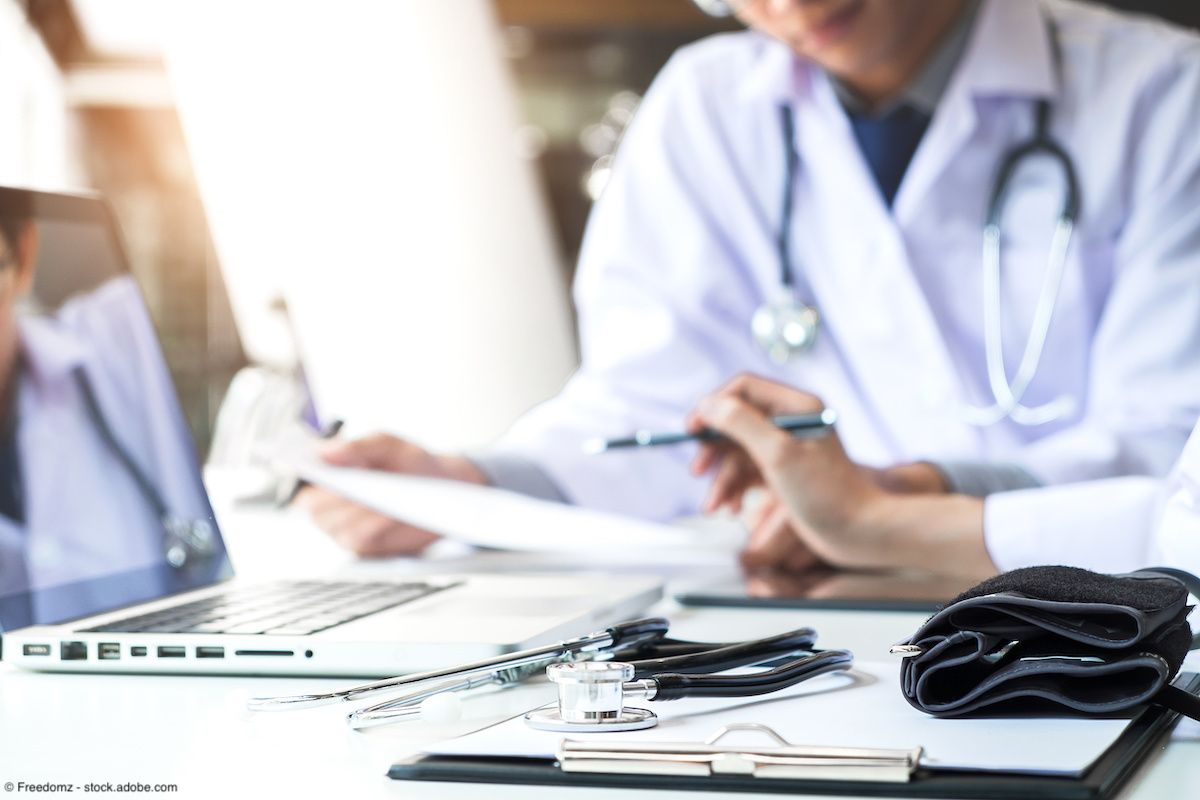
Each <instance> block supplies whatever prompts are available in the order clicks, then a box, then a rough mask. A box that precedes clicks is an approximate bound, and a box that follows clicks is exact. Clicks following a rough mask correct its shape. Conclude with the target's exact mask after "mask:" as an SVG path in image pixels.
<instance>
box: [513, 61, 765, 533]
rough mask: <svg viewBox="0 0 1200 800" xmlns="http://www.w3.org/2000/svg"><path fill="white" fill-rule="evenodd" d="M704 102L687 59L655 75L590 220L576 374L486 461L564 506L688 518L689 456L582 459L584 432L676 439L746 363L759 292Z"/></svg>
mask: <svg viewBox="0 0 1200 800" xmlns="http://www.w3.org/2000/svg"><path fill="white" fill-rule="evenodd" d="M711 94H712V93H711V92H707V91H705V90H704V89H703V87H702V86H701V85H700V84H699V83H698V82H697V80H696V78H695V74H694V70H693V68H692V66H691V65H690V64H689V63H688V55H687V50H686V49H685V51H682V53H681V54H680V55H676V56H675V58H673V59H672V61H671V63H669V64H668V65H667V67H665V68H664V70H663V72H662V73H661V74H660V75H659V77H658V78H657V79H656V81H655V84H654V86H653V87H652V88H651V90H650V91H649V93H648V94H647V96H646V98H645V100H644V101H643V103H642V105H641V107H640V108H639V110H638V112H637V116H636V118H635V120H634V122H633V123H632V125H631V126H630V128H629V130H628V131H627V133H626V136H625V138H624V140H623V142H622V144H621V148H620V151H619V153H618V156H617V158H616V161H615V166H614V171H613V174H612V177H611V179H610V182H609V184H608V186H607V187H606V188H605V190H604V193H603V196H602V197H601V198H600V200H599V201H598V202H597V204H596V206H595V208H594V210H593V212H592V216H591V218H590V220H589V222H588V228H587V232H586V235H585V238H584V242H583V249H582V253H581V257H580V264H579V270H578V273H577V277H576V282H575V300H576V305H577V308H578V312H579V328H580V342H581V348H582V354H581V355H582V359H581V366H580V368H579V370H578V371H577V373H576V374H575V375H574V376H573V377H572V378H571V379H570V381H569V382H568V383H567V385H566V386H565V387H564V388H563V390H562V391H561V392H560V394H558V395H557V396H556V397H554V398H553V399H551V400H549V401H548V402H546V403H544V404H542V405H541V406H539V407H537V408H535V409H533V410H532V411H531V412H529V413H528V414H527V415H525V416H524V417H523V418H522V419H520V420H519V421H518V422H517V423H516V424H515V425H514V426H513V427H512V428H511V429H510V430H509V431H508V433H507V434H506V435H505V436H504V437H502V438H501V439H500V440H499V442H498V443H497V444H496V445H495V447H494V449H493V452H495V453H501V454H506V455H514V456H519V457H523V458H527V459H529V460H531V461H533V462H534V463H536V464H538V465H539V466H540V467H541V468H542V469H543V470H544V471H545V472H546V474H547V476H548V478H549V479H550V481H552V482H553V484H554V485H555V486H557V487H559V488H560V489H561V490H562V492H563V494H564V495H565V496H566V497H567V499H569V500H570V501H571V502H574V503H576V504H579V505H584V506H589V507H593V508H598V509H604V510H608V511H615V512H619V513H626V514H631V515H635V516H639V517H643V518H648V519H660V520H661V519H670V518H672V517H676V516H680V515H685V514H692V513H696V511H697V509H698V506H699V503H700V500H701V494H702V492H703V491H704V486H705V482H704V481H703V480H701V479H696V478H693V477H690V476H689V475H688V471H687V463H688V461H689V459H690V457H691V456H692V455H693V454H694V452H695V450H694V448H693V447H690V446H687V445H683V446H671V447H657V448H639V449H637V450H630V451H613V452H607V453H602V454H599V455H585V454H584V448H583V445H584V444H585V443H586V442H587V441H588V440H589V439H593V438H595V437H617V436H627V435H629V434H630V433H631V432H632V431H634V430H636V429H659V430H678V429H680V428H681V427H682V426H683V424H684V418H685V415H686V413H687V412H688V410H689V409H690V408H691V406H692V404H694V403H695V401H696V400H697V399H698V398H699V397H700V396H702V395H703V394H705V393H707V392H711V391H712V390H714V389H715V388H716V387H717V386H719V385H720V384H721V383H722V382H724V381H725V380H727V379H728V378H729V377H731V375H732V374H733V373H735V372H737V371H740V370H743V369H747V368H748V366H749V364H750V363H752V362H751V361H750V359H751V357H752V354H751V347H752V346H751V343H750V335H749V317H750V311H749V310H748V309H753V308H754V307H755V305H756V304H757V302H758V295H759V294H760V292H759V290H757V289H756V288H755V287H754V285H753V283H752V281H750V279H749V278H748V276H747V275H746V270H745V268H744V264H743V261H744V259H743V258H742V257H741V254H740V253H739V252H738V249H737V248H736V247H735V246H734V245H733V244H732V243H733V241H735V236H734V234H733V232H732V228H733V226H734V225H735V224H737V215H738V214H739V213H745V212H744V211H742V210H740V209H742V207H743V206H744V203H741V202H739V200H738V198H739V197H741V198H744V197H745V191H744V186H740V185H739V183H740V181H741V178H739V176H738V174H737V167H736V165H735V164H733V163H731V162H732V161H733V160H734V159H733V157H732V156H731V155H730V154H729V153H727V152H725V150H724V143H723V142H722V139H721V137H720V136H719V135H717V133H715V132H714V131H716V130H719V126H720V115H719V114H717V112H716V111H714V110H713V109H712V107H711V105H710V102H709V101H710V100H711V99H712V98H711V97H710V95H711Z"/></svg>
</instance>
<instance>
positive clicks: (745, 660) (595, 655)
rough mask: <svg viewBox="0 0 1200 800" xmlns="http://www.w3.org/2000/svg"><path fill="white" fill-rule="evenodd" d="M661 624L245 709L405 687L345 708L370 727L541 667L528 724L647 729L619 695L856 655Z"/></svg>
mask: <svg viewBox="0 0 1200 800" xmlns="http://www.w3.org/2000/svg"><path fill="white" fill-rule="evenodd" d="M667 628H668V623H667V621H666V620H665V619H660V618H650V619H642V620H636V621H634V622H626V623H622V624H620V625H614V626H612V627H611V628H607V629H605V630H602V631H597V632H594V633H590V634H588V635H586V636H581V637H579V638H577V639H569V640H567V641H563V642H558V643H556V644H551V645H546V646H544V647H536V648H533V649H531V650H523V651H521V652H518V653H508V654H505V655H501V656H496V657H494V658H488V659H484V660H482V661H476V662H474V663H471V664H464V665H462V666H456V667H450V668H447V669H441V670H433V671H430V672H422V673H418V674H415V675H406V676H401V677H398V678H389V679H387V680H382V681H375V682H373V683H366V684H363V685H361V686H355V687H353V688H350V689H344V690H342V691H337V692H325V693H321V694H302V695H293V696H289V697H256V698H253V699H252V700H250V702H249V708H250V710H252V711H282V710H287V709H293V708H310V707H313V706H321V705H328V704H331V703H344V702H355V701H357V700H360V699H363V698H366V697H372V696H375V695H379V694H387V693H392V692H397V691H400V692H405V694H403V695H401V696H400V697H397V698H393V699H391V700H387V701H385V702H382V703H378V704H376V705H373V706H369V707H367V708H362V709H359V710H357V711H354V712H352V713H351V714H350V715H349V716H348V718H347V721H348V722H349V723H350V725H351V726H352V727H355V728H368V727H373V726H377V725H385V724H388V723H391V722H397V721H399V720H403V719H413V718H417V717H425V718H426V719H439V718H442V717H443V715H444V712H446V711H447V710H448V709H449V710H450V711H451V712H453V711H456V710H457V709H456V707H454V706H452V705H450V704H445V703H442V704H439V703H438V702H437V701H438V700H439V699H444V698H446V697H448V696H450V695H451V694H452V693H458V692H464V691H467V690H470V689H475V688H479V687H484V686H510V685H513V684H516V683H519V682H521V681H523V680H525V679H527V678H532V677H535V676H538V675H540V674H541V673H542V672H545V673H546V674H547V676H548V677H549V678H550V680H551V681H552V682H553V683H555V684H556V685H557V687H558V703H557V705H556V706H554V707H552V708H544V709H539V710H537V711H531V712H530V713H529V714H527V715H526V717H525V718H526V721H527V722H528V724H529V725H530V726H531V727H534V728H538V729H542V730H552V731H591V732H600V731H628V730H636V729H639V728H649V727H652V726H653V725H655V724H656V723H657V721H658V718H657V716H656V715H655V714H654V712H653V711H650V710H649V709H644V708H630V707H628V706H626V705H625V699H626V698H627V697H640V698H642V699H644V700H676V699H679V698H683V697H753V696H756V695H761V694H768V693H771V692H776V691H779V690H780V689H784V688H787V687H789V686H794V685H795V684H797V683H800V682H801V681H804V680H807V679H809V678H813V677H816V676H817V675H824V674H825V673H828V672H835V671H843V670H847V669H849V668H850V667H851V665H852V664H853V662H854V656H853V655H852V654H851V653H850V652H849V651H846V650H814V649H813V645H814V644H815V642H816V634H815V633H814V632H813V631H812V630H811V629H808V628H801V629H798V630H794V631H789V632H787V633H784V634H780V635H778V636H771V637H768V638H766V639H755V640H751V641H746V642H736V643H732V644H716V643H707V642H687V641H680V640H678V639H671V638H668V637H667V635H666V634H667ZM781 659H787V660H786V661H784V663H782V664H778V665H777V666H774V667H773V668H772V669H768V670H765V671H760V672H751V673H746V674H733V675H727V674H712V673H719V672H723V671H724V670H730V669H734V668H737V667H748V666H753V665H758V664H763V663H764V662H770V663H771V664H775V663H776V662H777V661H779V660H781ZM445 716H446V717H447V718H452V716H450V715H445Z"/></svg>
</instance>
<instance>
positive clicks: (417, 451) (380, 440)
mask: <svg viewBox="0 0 1200 800" xmlns="http://www.w3.org/2000/svg"><path fill="white" fill-rule="evenodd" d="M320 453H321V458H323V459H325V461H327V462H328V463H330V464H334V465H336V466H339V467H357V468H359V469H382V470H388V471H390V472H417V473H424V472H425V471H427V468H428V462H429V461H430V459H431V456H430V455H429V453H428V452H427V451H425V450H424V449H423V448H421V447H418V446H417V445H415V444H412V443H411V442H406V441H404V440H403V439H400V438H398V437H395V436H391V435H389V434H386V433H376V434H372V435H371V436H364V437H363V438H361V439H349V440H343V439H337V440H334V441H331V442H328V443H327V444H325V445H324V446H323V447H322V448H321V451H320Z"/></svg>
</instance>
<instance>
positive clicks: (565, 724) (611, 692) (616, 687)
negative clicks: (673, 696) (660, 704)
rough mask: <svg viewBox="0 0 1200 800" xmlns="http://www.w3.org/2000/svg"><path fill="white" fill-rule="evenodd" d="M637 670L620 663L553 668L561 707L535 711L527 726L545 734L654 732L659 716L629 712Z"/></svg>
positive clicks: (636, 710)
mask: <svg viewBox="0 0 1200 800" xmlns="http://www.w3.org/2000/svg"><path fill="white" fill-rule="evenodd" d="M633 674H634V667H633V665H632V664H625V663H621V662H617V661H581V662H575V663H565V664H552V665H550V666H549V667H547V668H546V675H547V677H549V678H550V681H551V682H552V683H554V684H555V685H556V686H557V687H558V704H557V705H556V706H553V707H550V708H542V709H538V710H537V711H531V712H529V713H528V714H526V715H525V722H526V723H527V724H528V725H529V726H530V727H531V728H536V729H538V730H543V731H556V732H562V733H585V732H588V731H594V732H599V731H637V730H642V729H643V728H653V727H654V726H655V725H657V724H658V716H657V715H656V714H655V713H654V712H653V711H650V710H649V709H645V708H627V707H626V706H625V693H626V691H628V690H629V689H630V688H632V687H630V686H628V685H627V682H628V681H630V680H631V679H632V678H633Z"/></svg>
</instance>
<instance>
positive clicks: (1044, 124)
mask: <svg viewBox="0 0 1200 800" xmlns="http://www.w3.org/2000/svg"><path fill="white" fill-rule="evenodd" d="M697 2H700V0H697ZM700 4H701V6H702V7H705V6H706V4H705V3H703V2H701V3H700ZM718 5H720V6H724V3H718ZM706 10H707V8H706ZM1048 26H1049V30H1050V34H1051V43H1052V47H1053V50H1054V56H1055V61H1056V63H1058V64H1060V69H1061V56H1060V55H1059V48H1058V41H1057V33H1056V30H1055V27H1054V24H1053V23H1052V22H1049V21H1048ZM780 112H781V113H780V119H781V122H782V130H783V137H784V144H785V147H786V150H785V153H786V158H787V162H786V164H787V167H786V170H785V173H786V180H785V183H784V189H783V204H782V221H781V224H780V229H779V236H778V239H777V252H778V256H779V283H780V287H779V292H778V294H779V298H780V299H778V300H775V301H772V302H767V303H764V304H763V305H762V306H760V307H759V308H758V309H757V310H756V311H755V312H754V315H753V317H752V318H751V322H750V329H751V332H752V334H753V336H754V340H755V341H756V342H757V343H758V345H759V346H760V347H761V348H762V349H763V350H764V351H765V352H766V353H767V355H768V356H769V357H770V358H771V360H772V361H775V362H776V363H784V362H787V361H789V360H790V359H792V358H794V357H796V356H799V355H802V354H805V353H808V352H809V351H811V350H812V348H813V346H814V345H815V343H816V340H817V332H818V329H819V327H820V315H819V314H818V313H817V310H816V309H815V308H813V307H812V306H809V305H806V304H804V303H802V302H800V301H799V300H797V299H796V297H795V288H796V287H795V277H794V272H793V269H792V254H791V242H790V234H789V228H790V221H791V218H792V195H793V191H794V186H795V181H796V172H797V165H798V161H799V156H798V154H797V152H796V145H795V123H794V120H793V111H792V109H791V108H790V107H789V106H783V107H782V108H781V109H780ZM1050 118H1051V110H1050V103H1049V101H1047V100H1045V99H1044V98H1043V99H1039V100H1038V101H1037V102H1036V104H1035V106H1034V132H1033V135H1032V136H1031V137H1030V138H1029V139H1028V140H1027V141H1025V142H1022V143H1021V144H1018V145H1015V146H1013V147H1012V148H1010V149H1009V150H1008V151H1007V152H1006V153H1005V154H1004V156H1003V157H1002V158H1001V160H1000V166H999V168H998V169H997V172H996V177H995V179H994V181H993V183H992V192H991V196H990V198H989V200H988V206H987V216H986V218H985V222H984V227H983V334H984V357H985V359H986V363H987V376H988V385H989V388H990V389H991V392H992V400H993V402H992V404H991V405H988V406H967V407H965V408H964V409H963V418H964V419H965V421H966V422H968V423H969V424H972V425H978V426H986V425H994V424H996V423H998V422H1000V421H1002V420H1004V419H1011V420H1012V421H1013V422H1016V423H1017V424H1019V425H1042V424H1045V423H1048V422H1052V421H1054V420H1057V419H1062V418H1063V417H1066V416H1069V415H1070V414H1072V413H1073V412H1074V410H1075V402H1074V401H1073V400H1072V398H1070V397H1065V396H1064V397H1059V398H1056V399H1055V400H1053V401H1051V402H1049V403H1045V404H1043V405H1038V406H1027V405H1025V404H1024V403H1023V400H1024V397H1025V393H1026V391H1027V390H1028V389H1029V386H1030V384H1031V383H1032V382H1033V379H1034V376H1035V375H1036V374H1037V371H1038V367H1039V365H1040V364H1041V360H1042V353H1043V351H1044V350H1045V345H1046V335H1047V332H1048V331H1049V329H1050V320H1051V318H1052V317H1053V315H1054V308H1055V306H1056V305H1057V303H1058V294H1059V289H1060V288H1061V286H1062V278H1063V273H1064V272H1065V269H1066V263H1067V254H1068V251H1069V249H1070V245H1071V236H1072V234H1073V233H1074V230H1075V222H1076V220H1077V219H1078V217H1079V209H1080V203H1081V199H1080V189H1079V181H1078V177H1077V175H1076V173H1075V166H1074V164H1073V162H1072V161H1071V157H1070V156H1069V155H1068V154H1067V152H1066V150H1064V149H1063V147H1062V146H1061V145H1060V144H1059V143H1058V142H1057V141H1056V140H1055V139H1054V137H1053V136H1052V135H1051V134H1050ZM1034 156H1046V157H1049V158H1050V159H1052V160H1053V161H1055V162H1056V163H1057V164H1058V165H1059V167H1060V168H1061V170H1062V173H1063V182H1064V184H1065V190H1066V191H1065V194H1064V198H1063V204H1062V210H1061V211H1060V212H1059V215H1058V221H1057V223H1056V225H1055V228H1054V235H1053V237H1052V238H1051V241H1050V253H1049V256H1048V259H1047V266H1046V274H1045V278H1044V280H1043V282H1042V288H1041V292H1040V294H1039V297H1038V301H1037V305H1036V306H1035V308H1034V316H1033V321H1032V322H1031V324H1030V330H1029V338H1028V339H1027V340H1026V342H1025V349H1024V351H1023V353H1022V355H1021V360H1020V362H1019V364H1018V366H1017V371H1016V374H1015V375H1014V376H1012V377H1011V378H1010V377H1009V375H1008V373H1007V371H1006V370H1005V367H1004V342H1003V335H1002V332H1001V327H1002V321H1001V302H1000V265H1001V260H1002V259H1001V240H1002V239H1003V231H1002V227H1001V226H1002V221H1003V216H1004V206H1005V202H1006V201H1007V199H1008V193H1009V188H1010V185H1011V183H1012V180H1013V175H1014V174H1015V173H1016V171H1017V168H1018V167H1019V166H1020V165H1021V162H1022V161H1023V160H1025V159H1027V158H1030V157H1034Z"/></svg>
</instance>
